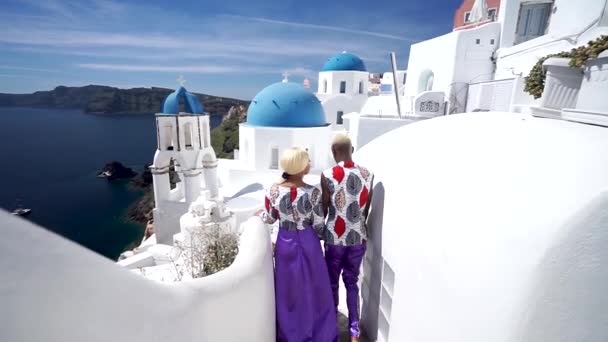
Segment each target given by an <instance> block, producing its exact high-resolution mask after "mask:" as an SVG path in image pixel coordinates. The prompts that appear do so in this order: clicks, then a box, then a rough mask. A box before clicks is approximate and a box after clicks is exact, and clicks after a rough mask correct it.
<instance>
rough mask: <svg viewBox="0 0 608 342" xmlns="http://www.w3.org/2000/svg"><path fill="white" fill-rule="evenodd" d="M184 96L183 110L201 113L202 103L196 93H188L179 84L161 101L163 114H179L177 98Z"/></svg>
mask: <svg viewBox="0 0 608 342" xmlns="http://www.w3.org/2000/svg"><path fill="white" fill-rule="evenodd" d="M182 97H183V98H184V111H185V112H186V113H191V114H203V105H202V104H201V103H200V102H199V100H198V98H196V95H194V94H192V93H189V92H188V91H187V90H186V88H184V87H182V86H180V87H179V88H177V89H176V90H175V91H174V92H172V93H171V94H169V96H167V98H166V99H165V101H164V102H163V108H162V113H163V114H179V100H180V98H182Z"/></svg>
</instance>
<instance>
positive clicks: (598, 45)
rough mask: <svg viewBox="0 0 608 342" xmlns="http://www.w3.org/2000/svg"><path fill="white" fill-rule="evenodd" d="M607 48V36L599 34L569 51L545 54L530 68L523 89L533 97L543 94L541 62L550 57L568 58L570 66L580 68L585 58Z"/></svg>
mask: <svg viewBox="0 0 608 342" xmlns="http://www.w3.org/2000/svg"><path fill="white" fill-rule="evenodd" d="M606 50H608V36H601V37H599V38H598V39H596V40H592V41H590V42H589V43H588V44H587V45H583V46H579V47H577V48H574V49H572V50H570V51H569V52H560V53H555V54H551V55H548V56H545V57H543V58H541V59H539V60H538V62H537V63H536V64H535V65H534V67H532V70H530V74H529V75H528V76H527V77H526V87H525V89H524V91H526V92H527V93H529V94H530V95H532V96H534V98H535V99H538V98H540V97H541V96H542V95H543V90H544V89H545V78H546V72H545V70H544V68H543V63H544V62H545V61H546V60H547V59H549V58H552V57H558V58H569V59H570V62H569V65H570V67H571V68H581V67H583V66H584V65H585V63H586V62H587V60H589V59H593V58H597V56H599V54H600V53H602V52H603V51H606Z"/></svg>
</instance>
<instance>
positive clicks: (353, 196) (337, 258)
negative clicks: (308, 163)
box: [321, 133, 373, 342]
mask: <svg viewBox="0 0 608 342" xmlns="http://www.w3.org/2000/svg"><path fill="white" fill-rule="evenodd" d="M331 151H332V154H333V157H334V159H335V161H336V164H337V165H336V166H334V167H332V168H330V169H328V170H325V171H324V172H323V174H322V175H321V187H322V189H323V208H324V212H325V215H326V216H327V225H326V227H325V231H324V234H323V235H324V237H323V238H324V240H325V262H326V263H327V269H328V271H329V279H330V282H331V288H332V292H333V296H334V304H335V305H336V309H337V307H338V288H339V281H340V273H342V280H343V281H344V286H345V287H346V303H347V307H348V321H349V330H350V335H351V341H353V342H356V341H359V335H360V328H359V287H358V285H357V282H358V280H359V269H360V267H361V262H362V261H363V256H364V254H365V248H366V239H367V232H366V226H365V220H366V219H367V214H368V212H369V207H370V203H371V193H372V184H373V174H372V173H371V172H370V171H369V170H367V169H366V168H364V167H363V166H361V165H357V164H355V162H354V161H353V158H352V153H353V147H352V144H351V141H350V138H349V137H348V135H346V134H344V133H340V134H338V135H336V137H335V138H334V140H333V142H332V146H331Z"/></svg>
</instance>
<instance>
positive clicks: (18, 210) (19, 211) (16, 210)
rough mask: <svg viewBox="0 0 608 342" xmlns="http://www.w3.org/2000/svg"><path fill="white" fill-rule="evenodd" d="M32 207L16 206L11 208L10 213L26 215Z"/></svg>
mask: <svg viewBox="0 0 608 342" xmlns="http://www.w3.org/2000/svg"><path fill="white" fill-rule="evenodd" d="M31 212H32V209H28V208H17V209H15V210H13V211H12V212H11V213H12V214H13V215H17V216H27V215H29V214H31Z"/></svg>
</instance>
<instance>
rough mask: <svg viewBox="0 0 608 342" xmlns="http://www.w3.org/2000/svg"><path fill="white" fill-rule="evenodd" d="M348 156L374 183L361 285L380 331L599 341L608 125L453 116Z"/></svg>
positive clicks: (471, 340)
mask: <svg viewBox="0 0 608 342" xmlns="http://www.w3.org/2000/svg"><path fill="white" fill-rule="evenodd" d="M387 146H404V148H403V150H402V151H401V152H400V154H399V158H386V153H385V152H386V147H387ZM356 158H357V160H358V161H359V162H360V163H361V164H363V165H367V166H368V167H370V169H372V170H373V171H374V172H375V175H376V178H375V181H376V188H380V189H383V190H382V191H381V195H380V196H381V197H382V198H383V200H384V201H383V207H381V208H380V209H381V210H380V211H381V212H382V215H380V216H374V215H377V214H374V210H375V207H372V213H371V214H370V220H371V221H372V222H371V224H370V226H369V229H370V230H371V231H372V240H371V241H370V245H372V246H373V247H372V248H370V249H371V250H373V252H372V253H371V254H370V255H368V257H367V259H366V262H365V263H364V267H365V269H364V276H363V280H364V288H363V289H362V293H364V296H365V294H366V293H368V294H369V297H368V299H364V303H363V310H364V314H363V316H364V317H365V318H364V322H365V324H366V326H367V327H370V328H371V329H374V328H375V326H377V327H378V331H379V333H378V341H386V340H387V339H386V337H388V340H389V341H426V342H434V341H437V342H443V341H467V342H487V341H493V342H520V341H535V342H570V341H589V342H604V341H607V340H608V329H606V327H607V326H608V292H606V290H605V289H606V287H607V286H608V128H601V127H597V126H591V125H584V124H578V123H573V122H566V121H560V120H550V119H539V118H534V117H531V116H526V115H522V114H514V113H495V112H493V113H492V112H491V113H470V114H460V115H450V116H443V117H439V118H434V119H430V120H425V121H422V122H418V123H414V124H411V125H407V126H405V127H401V128H398V129H396V130H394V131H392V132H389V133H387V134H385V135H383V136H382V137H380V138H378V139H376V140H374V141H372V142H370V143H369V144H368V145H366V146H365V147H363V148H362V149H360V150H359V151H358V152H357V154H356ZM384 189H385V190H384ZM374 196H376V194H374ZM376 204H377V203H376ZM378 232H380V234H378ZM374 234H375V235H374ZM378 235H381V236H382V238H381V241H378V240H377V237H378ZM379 267H381V268H382V273H383V275H382V278H381V280H378V278H377V275H378V268H379ZM376 305H379V308H377V307H376ZM374 315H376V317H374ZM374 318H377V319H378V320H376V321H375V320H374Z"/></svg>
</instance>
